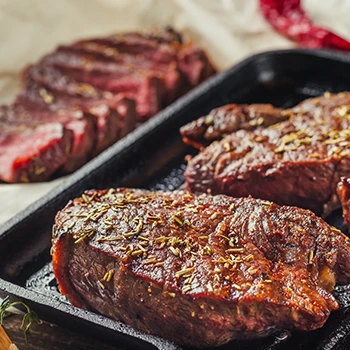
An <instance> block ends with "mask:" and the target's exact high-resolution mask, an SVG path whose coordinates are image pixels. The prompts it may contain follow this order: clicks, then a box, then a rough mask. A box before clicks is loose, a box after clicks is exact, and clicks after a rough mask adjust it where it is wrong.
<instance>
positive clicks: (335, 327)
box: [0, 50, 350, 350]
mask: <svg viewBox="0 0 350 350" xmlns="http://www.w3.org/2000/svg"><path fill="white" fill-rule="evenodd" d="M343 90H350V56H349V55H347V54H342V53H337V52H332V51H321V50H287V51H273V52H266V53H262V54H258V55H255V56H252V57H250V58H248V59H246V60H244V61H243V62H241V63H240V64H238V65H236V66H234V67H232V68H230V69H228V70H227V71H225V72H223V73H220V74H218V75H216V76H215V77H213V78H211V79H210V80H208V81H207V82H206V83H204V84H202V85H201V86H200V87H198V88H196V89H195V90H193V91H192V92H190V93H189V94H187V95H186V96H184V97H182V98H181V99H179V100H178V101H177V102H175V103H174V104H172V105H171V106H169V107H168V108H166V109H165V110H163V111H162V112H161V113H159V114H158V115H157V116H156V117H155V118H153V119H152V120H150V121H148V122H147V123H145V124H144V125H142V126H141V127H139V128H138V129H137V130H135V131H134V132H132V133H131V134H129V135H128V136H127V137H125V138H124V139H122V140H121V141H119V142H117V143H116V144H115V145H114V146H112V147H110V148H109V149H108V150H106V151H105V152H104V153H102V154H101V155H100V156H99V157H97V158H95V159H94V160H92V161H91V162H90V163H88V164H87V165H86V166H84V167H83V168H81V169H80V170H79V171H77V172H76V173H75V174H73V175H72V176H70V177H68V178H67V179H66V180H64V182H63V183H62V184H61V185H60V186H59V187H57V188H55V189H54V190H52V191H51V192H50V193H49V194H47V195H46V196H44V197H42V198H41V199H40V200H39V201H37V202H35V203H34V204H32V205H31V206H30V207H29V208H27V209H26V210H25V211H23V212H21V213H20V214H18V215H17V216H16V217H14V218H13V219H12V220H10V221H8V222H7V223H6V224H4V225H3V226H1V227H0V259H1V264H0V290H1V291H0V295H1V296H5V295H10V296H11V298H13V299H16V300H18V299H20V300H23V301H25V302H26V303H27V304H29V305H30V306H31V307H32V308H33V309H34V310H36V311H37V312H38V313H39V315H40V317H41V318H43V319H45V320H47V321H50V322H54V323H57V324H60V325H63V326H65V327H69V328H70V329H74V330H77V331H79V332H82V333H85V334H90V335H93V336H95V337H97V338H100V339H103V340H104V341H107V342H110V343H114V344H117V345H118V346H119V347H124V348H126V349H169V350H170V349H180V347H179V346H177V345H176V344H174V343H171V342H168V341H165V340H163V339H161V338H158V337H154V336H152V335H148V334H145V333H143V332H140V331H137V330H135V329H133V328H131V327H129V326H127V325H124V324H122V323H120V322H115V321H112V320H110V319H108V318H106V317H103V316H101V315H97V314H95V313H93V312H89V311H85V310H81V309H78V308H75V307H73V306H72V305H70V304H69V303H68V302H67V301H66V300H65V299H64V297H62V296H60V294H59V293H58V292H57V287H56V283H55V279H54V277H53V275H52V269H51V264H50V254H49V251H50V238H51V228H52V224H53V220H54V216H55V213H56V212H57V211H58V210H59V209H61V208H62V207H63V206H64V205H65V204H66V203H67V202H68V201H69V200H70V199H72V198H74V197H76V196H79V195H81V193H82V192H83V191H84V190H85V189H91V188H95V189H102V188H109V187H120V186H127V187H141V188H147V189H151V190H174V189H177V188H180V187H181V186H182V184H183V182H184V177H183V173H184V170H185V161H184V157H185V155H186V154H195V151H194V150H193V149H192V148H190V147H188V146H185V145H184V144H183V143H182V141H181V138H180V135H179V128H180V127H181V126H182V125H184V124H186V123H187V122H189V121H191V120H194V119H196V118H198V117H200V116H202V115H205V114H206V113H208V112H209V111H210V110H211V109H213V108H215V107H218V106H221V105H224V104H227V103H272V104H274V105H276V106H279V107H284V108H287V107H291V106H293V105H295V104H297V103H298V102H299V101H301V100H303V99H306V98H309V97H314V96H318V95H322V94H323V93H325V92H326V91H330V92H339V91H343ZM327 220H328V221H329V222H331V223H332V224H334V225H335V226H337V227H340V228H342V229H343V228H344V227H343V222H342V219H341V213H340V212H339V211H338V212H335V213H333V214H332V216H331V217H330V218H328V219H327ZM335 294H336V297H337V298H338V300H339V302H340V306H341V307H340V309H339V310H338V311H336V312H333V313H332V315H331V316H330V318H329V320H328V321H327V323H326V324H325V326H324V327H323V328H322V329H319V330H317V331H313V332H309V333H292V334H288V333H283V332H279V333H276V334H274V335H271V336H269V337H266V338H263V339H258V340H250V341H233V342H231V343H230V344H227V345H225V346H223V347H221V348H220V349H232V348H235V349H243V350H244V349H246V350H253V349H254V350H273V349H276V350H277V349H293V350H296V349H316V350H321V349H323V350H326V349H327V350H329V349H344V350H345V349H350V336H349V335H350V307H349V306H350V297H349V294H350V287H349V286H345V287H341V288H340V287H337V289H336V292H335Z"/></svg>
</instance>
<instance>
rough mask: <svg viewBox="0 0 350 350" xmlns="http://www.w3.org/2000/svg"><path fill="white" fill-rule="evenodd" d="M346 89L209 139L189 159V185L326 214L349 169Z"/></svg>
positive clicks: (334, 203)
mask: <svg viewBox="0 0 350 350" xmlns="http://www.w3.org/2000/svg"><path fill="white" fill-rule="evenodd" d="M345 103H348V104H349V105H350V94H349V93H342V94H338V95H327V96H324V97H321V98H317V99H312V100H308V101H306V102H303V103H302V104H300V105H299V106H297V107H296V108H295V109H292V110H289V111H286V113H289V116H290V119H289V120H288V121H284V122H281V123H278V124H276V125H272V126H270V127H267V128H265V129H258V130H255V131H246V130H239V131H237V132H234V133H232V134H230V135H228V136H226V137H224V138H223V139H222V140H220V141H215V142H213V143H212V144H211V145H210V146H208V147H207V148H206V149H204V150H203V151H202V152H200V153H199V154H198V155H197V156H195V157H194V158H193V159H191V160H190V161H189V163H188V166H187V169H186V172H185V177H186V185H185V188H186V189H187V190H191V191H193V192H207V191H211V192H212V193H224V194H229V195H232V196H235V197H245V196H248V195H252V196H253V197H256V198H261V199H268V200H272V201H274V202H276V203H278V204H285V205H295V206H299V207H302V208H309V209H311V210H313V211H314V212H315V213H318V214H323V215H327V214H328V213H329V212H330V211H331V210H333V209H335V208H337V207H338V206H339V201H338V198H337V196H336V185H337V183H338V181H339V180H340V178H341V177H342V176H347V175H349V174H350V156H349V154H350V150H349V146H350V129H349V123H350V117H349V114H347V105H345Z"/></svg>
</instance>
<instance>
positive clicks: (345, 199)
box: [337, 177, 350, 231]
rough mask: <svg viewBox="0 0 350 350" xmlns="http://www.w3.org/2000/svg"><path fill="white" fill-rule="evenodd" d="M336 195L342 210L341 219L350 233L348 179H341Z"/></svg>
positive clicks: (349, 189) (349, 180) (349, 186)
mask: <svg viewBox="0 0 350 350" xmlns="http://www.w3.org/2000/svg"><path fill="white" fill-rule="evenodd" d="M337 193H338V196H339V199H340V203H341V206H342V209H343V218H344V222H345V224H346V226H347V227H348V230H349V231H350V178H345V177H343V178H342V179H341V180H340V181H339V183H338V186H337Z"/></svg>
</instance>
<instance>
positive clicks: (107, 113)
mask: <svg viewBox="0 0 350 350" xmlns="http://www.w3.org/2000/svg"><path fill="white" fill-rule="evenodd" d="M26 85H27V86H26V88H25V89H23V90H22V91H21V93H20V94H19V95H17V98H16V104H19V105H24V106H28V105H29V106H34V108H39V109H40V108H43V109H49V110H51V111H52V112H55V113H60V111H61V110H62V109H67V108H69V109H74V110H79V109H81V110H82V111H83V112H84V113H86V114H85V115H89V116H92V117H94V119H95V124H96V127H97V139H96V145H95V146H96V147H95V152H94V153H95V154H98V153H100V152H101V151H103V150H104V149H106V148H107V147H108V146H110V145H112V144H113V143H114V142H115V141H117V140H118V137H119V134H120V126H119V124H120V123H121V120H124V117H122V116H121V115H119V113H118V112H117V111H116V108H115V107H113V108H110V106H109V104H108V103H109V102H108V101H106V100H103V99H89V98H79V97H78V96H72V95H69V94H66V93H65V92H61V91H55V90H53V89H50V88H48V87H46V86H44V85H41V84H39V83H36V82H34V81H32V80H28V81H27V84H26ZM67 85H69V83H67ZM133 119H134V120H132V121H131V122H133V123H134V125H135V124H136V122H135V117H134V116H133Z"/></svg>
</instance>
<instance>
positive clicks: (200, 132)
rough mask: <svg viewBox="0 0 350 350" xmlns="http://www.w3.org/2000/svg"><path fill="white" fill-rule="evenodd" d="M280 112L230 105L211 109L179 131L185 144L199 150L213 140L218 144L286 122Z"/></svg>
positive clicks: (271, 108)
mask: <svg viewBox="0 0 350 350" xmlns="http://www.w3.org/2000/svg"><path fill="white" fill-rule="evenodd" d="M283 112H284V111H283V110H282V109H280V108H276V107H274V106H272V105H269V104H252V105H237V104H231V105H226V106H223V107H219V108H216V109H213V110H212V111H211V112H210V113H209V114H208V115H207V116H204V117H201V118H199V119H197V120H195V121H193V122H191V123H189V124H187V125H185V126H183V127H182V128H181V129H180V132H181V135H182V137H183V140H184V142H185V143H188V144H189V145H192V146H193V147H196V148H202V147H203V146H207V145H209V144H210V143H211V142H213V141H215V140H221V139H222V138H223V137H225V136H226V135H229V134H231V133H233V132H234V131H237V130H240V129H244V130H253V129H256V128H259V127H267V126H269V125H272V124H276V123H279V122H281V121H284V120H286V119H288V118H289V115H287V114H285V113H283Z"/></svg>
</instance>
